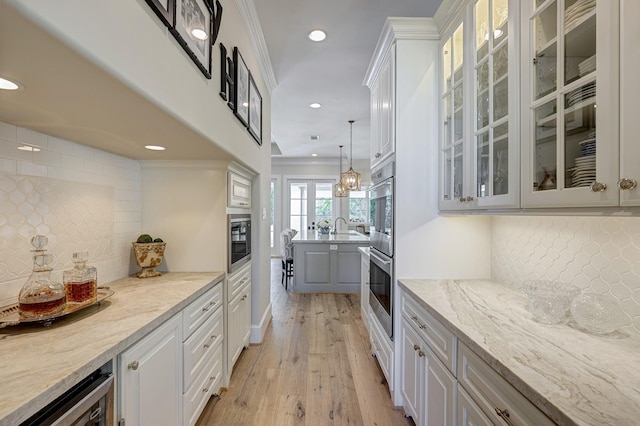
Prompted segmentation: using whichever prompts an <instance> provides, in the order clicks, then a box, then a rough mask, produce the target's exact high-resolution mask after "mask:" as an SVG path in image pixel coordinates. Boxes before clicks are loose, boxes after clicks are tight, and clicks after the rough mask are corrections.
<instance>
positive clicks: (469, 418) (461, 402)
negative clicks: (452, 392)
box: [457, 386, 493, 426]
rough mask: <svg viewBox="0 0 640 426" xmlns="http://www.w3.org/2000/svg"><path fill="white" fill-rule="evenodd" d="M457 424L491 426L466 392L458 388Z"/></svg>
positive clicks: (460, 387)
mask: <svg viewBox="0 0 640 426" xmlns="http://www.w3.org/2000/svg"><path fill="white" fill-rule="evenodd" d="M457 405H458V410H457V411H458V424H459V425H460V426H493V423H491V421H490V420H489V418H488V417H487V416H485V415H484V413H483V412H482V410H481V409H480V408H479V407H478V404H476V403H475V402H474V401H473V399H471V397H470V396H469V394H468V393H467V392H465V390H464V389H463V388H462V386H458V404H457Z"/></svg>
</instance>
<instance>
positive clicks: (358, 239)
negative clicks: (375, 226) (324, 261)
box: [291, 231, 369, 244]
mask: <svg viewBox="0 0 640 426" xmlns="http://www.w3.org/2000/svg"><path fill="white" fill-rule="evenodd" d="M291 242H292V243H294V244H295V243H321V244H322V243H336V244H340V243H358V244H362V243H369V236H368V235H364V234H361V233H359V232H357V231H341V232H338V233H337V234H320V232H318V231H306V232H298V233H297V234H296V236H295V237H293V239H292V240H291Z"/></svg>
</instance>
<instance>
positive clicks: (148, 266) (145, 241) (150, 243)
mask: <svg viewBox="0 0 640 426" xmlns="http://www.w3.org/2000/svg"><path fill="white" fill-rule="evenodd" d="M131 244H133V254H134V256H135V258H136V264H137V265H138V266H139V267H140V271H139V272H137V273H136V276H137V277H138V278H150V277H157V276H158V275H162V274H161V273H160V272H158V271H156V266H158V265H160V264H161V263H162V258H163V257H164V248H165V247H166V245H167V243H165V242H164V241H162V239H161V238H155V239H154V238H152V237H151V235H149V234H142V235H140V236H139V237H138V239H137V240H136V241H135V242H133V243H131Z"/></svg>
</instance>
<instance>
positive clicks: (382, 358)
mask: <svg viewBox="0 0 640 426" xmlns="http://www.w3.org/2000/svg"><path fill="white" fill-rule="evenodd" d="M369 340H370V343H371V353H372V354H373V356H375V357H376V359H377V360H378V364H379V365H380V369H381V370H382V373H383V374H384V377H385V378H386V379H387V384H388V385H389V391H390V392H393V379H394V374H393V373H394V370H393V356H394V352H393V346H392V342H391V339H389V336H388V335H387V333H386V332H385V331H384V329H383V328H382V325H380V322H379V321H378V318H377V317H376V315H375V314H374V313H373V312H370V313H369Z"/></svg>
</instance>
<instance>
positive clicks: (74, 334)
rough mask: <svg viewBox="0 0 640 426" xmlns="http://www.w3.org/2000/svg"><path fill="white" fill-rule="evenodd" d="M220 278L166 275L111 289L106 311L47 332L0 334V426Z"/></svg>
mask: <svg viewBox="0 0 640 426" xmlns="http://www.w3.org/2000/svg"><path fill="white" fill-rule="evenodd" d="M223 279H224V273H223V272H202V273H186V272H185V273H180V272H176V273H163V274H162V275H161V276H159V277H154V278H146V279H139V278H136V277H127V278H122V279H119V280H116V281H113V282H110V283H108V286H109V288H110V289H111V290H113V291H114V294H113V296H111V297H110V298H108V299H107V300H105V301H103V302H102V303H101V305H99V306H98V305H96V306H92V307H88V308H85V309H84V310H81V311H78V312H76V313H74V314H71V315H68V316H67V317H63V318H59V319H56V320H55V321H54V322H53V325H51V326H50V327H43V326H41V325H37V324H33V325H19V326H14V327H7V328H3V329H0V341H1V342H2V343H0V346H1V347H2V350H0V425H17V424H19V423H20V422H22V421H23V420H25V419H27V418H28V417H29V416H31V415H32V414H34V413H35V412H37V411H38V410H39V409H40V408H42V407H44V406H45V405H47V404H48V403H49V402H51V401H53V400H54V399H55V398H57V397H58V396H60V395H62V394H63V393H64V392H65V391H67V390H69V389H70V388H71V387H73V386H74V385H75V384H77V383H78V382H80V380H82V379H83V378H84V377H86V376H87V375H89V374H90V373H91V372H93V371H94V370H96V369H97V368H99V367H100V366H102V365H103V364H105V363H107V362H108V361H110V360H112V359H114V358H116V357H117V356H118V354H120V353H121V352H123V351H124V350H125V349H127V348H128V347H130V346H131V345H132V344H134V343H136V342H137V341H138V340H140V339H141V338H142V337H144V336H145V335H147V334H149V333H150V332H152V331H153V330H155V329H156V328H158V327H159V326H161V325H162V324H164V323H165V322H166V321H167V320H169V319H170V318H171V317H173V316H174V315H176V314H177V313H179V312H181V311H182V310H183V309H184V308H185V307H187V306H188V305H189V304H190V303H191V302H193V301H195V300H196V299H198V297H200V296H201V295H203V294H204V293H205V292H207V290H209V289H210V288H212V287H213V286H214V285H216V284H219V283H221V281H222V280H223Z"/></svg>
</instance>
